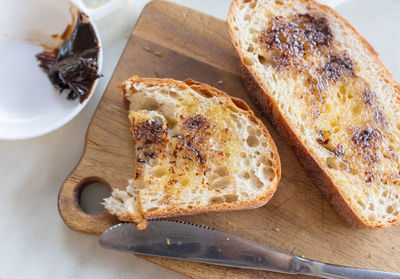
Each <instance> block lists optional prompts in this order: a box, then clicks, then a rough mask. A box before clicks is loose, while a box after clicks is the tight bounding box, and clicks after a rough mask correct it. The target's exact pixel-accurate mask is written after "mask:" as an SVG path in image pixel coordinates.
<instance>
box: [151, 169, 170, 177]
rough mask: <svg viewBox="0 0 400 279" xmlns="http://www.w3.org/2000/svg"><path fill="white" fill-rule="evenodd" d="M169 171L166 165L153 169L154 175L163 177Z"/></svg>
mask: <svg viewBox="0 0 400 279" xmlns="http://www.w3.org/2000/svg"><path fill="white" fill-rule="evenodd" d="M167 173H168V169H167V168H166V167H159V168H156V169H154V170H153V173H152V175H153V176H155V177H162V176H164V175H166V174H167Z"/></svg>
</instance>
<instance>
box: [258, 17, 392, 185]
mask: <svg viewBox="0 0 400 279" xmlns="http://www.w3.org/2000/svg"><path fill="white" fill-rule="evenodd" d="M266 26H267V27H266V29H265V30H263V31H262V32H261V33H260V34H259V43H260V46H261V49H262V51H261V52H260V53H259V54H258V59H259V60H260V63H261V64H263V65H264V66H265V67H271V68H272V69H274V72H275V75H278V76H280V77H282V79H283V80H287V82H288V83H294V84H296V86H295V89H294V90H295V91H294V95H295V96H296V97H297V98H299V99H300V100H301V102H303V104H304V105H305V110H306V112H307V113H306V114H304V115H303V114H302V116H301V117H302V118H303V121H306V122H311V123H313V124H312V125H313V127H314V128H315V140H316V142H317V143H318V144H319V145H320V146H322V147H323V148H324V149H325V150H326V151H327V152H329V153H328V154H331V155H328V156H332V157H330V164H328V166H332V168H336V169H341V170H347V171H349V172H351V173H352V174H359V175H361V177H362V178H364V181H365V182H367V183H370V182H383V183H394V184H400V173H399V171H398V169H400V164H399V162H398V160H397V153H398V152H400V150H399V148H398V146H397V145H398V143H397V145H396V144H393V143H394V142H397V141H396V140H395V139H394V137H396V135H394V134H393V132H392V131H393V129H396V127H394V126H393V125H391V124H390V123H389V122H388V121H387V119H386V118H385V113H384V109H383V107H382V105H381V104H380V103H379V102H378V100H377V97H376V93H375V92H374V90H373V89H372V88H371V86H369V84H368V83H367V81H366V80H365V79H363V78H362V77H361V76H360V75H359V74H358V73H359V68H358V66H357V63H356V61H354V60H353V59H352V58H351V57H349V54H348V53H347V52H346V51H341V50H340V46H339V42H337V41H336V40H335V38H334V34H333V32H332V29H331V28H330V26H329V23H328V20H327V19H326V18H324V17H321V16H317V15H311V14H297V15H293V16H290V17H283V16H276V17H274V18H271V19H270V20H269V21H268V22H267V24H266ZM399 127H400V126H399ZM399 129H400V128H399ZM332 161H335V162H337V163H335V164H333V163H332ZM384 165H389V166H390V167H387V168H385V167H383V166H384ZM396 169H397V170H396Z"/></svg>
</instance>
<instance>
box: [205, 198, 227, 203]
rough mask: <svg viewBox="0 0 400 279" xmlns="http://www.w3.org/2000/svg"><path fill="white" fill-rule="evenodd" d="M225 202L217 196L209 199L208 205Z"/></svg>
mask: <svg viewBox="0 0 400 279" xmlns="http://www.w3.org/2000/svg"><path fill="white" fill-rule="evenodd" d="M224 201H225V199H224V198H223V197H218V196H215V197H211V198H210V202H209V203H210V204H219V203H223V202H224Z"/></svg>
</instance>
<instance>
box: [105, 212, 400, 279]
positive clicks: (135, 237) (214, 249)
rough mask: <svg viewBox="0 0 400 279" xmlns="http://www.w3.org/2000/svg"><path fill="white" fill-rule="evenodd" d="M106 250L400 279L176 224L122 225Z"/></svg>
mask: <svg viewBox="0 0 400 279" xmlns="http://www.w3.org/2000/svg"><path fill="white" fill-rule="evenodd" d="M99 243H100V245H101V246H102V247H104V248H109V249H115V250H119V251H126V252H131V253H135V254H144V255H152V256H159V257H166V258H174V259H181V260H187V261H194V262H202V263H208V264H215V265H222V266H230V267H237V268H248V269H259V270H268V271H274V272H280V273H286V274H303V275H312V276H319V277H321V278H363V279H383V278H385V279H386V278H388V279H400V274H395V273H389V272H383V271H375V270H367V269H359V268H353V267H345V266H338V265H331V264H326V263H321V262H317V261H311V260H307V259H304V258H301V257H297V256H293V255H290V254H287V253H284V252H280V251H277V250H275V249H272V248H269V247H266V246H263V245H261V244H258V243H256V242H253V241H250V240H247V239H244V238H241V237H239V236H235V235H231V234H228V233H224V232H221V231H218V230H214V229H212V228H209V227H206V226H202V225H196V224H190V223H186V222H181V221H174V220H153V221H149V225H148V228H147V229H146V230H145V231H139V230H137V228H136V226H135V225H134V224H132V223H121V224H118V225H115V226H113V227H111V228H110V229H108V230H107V231H105V232H104V233H103V234H102V235H101V236H100V239H99Z"/></svg>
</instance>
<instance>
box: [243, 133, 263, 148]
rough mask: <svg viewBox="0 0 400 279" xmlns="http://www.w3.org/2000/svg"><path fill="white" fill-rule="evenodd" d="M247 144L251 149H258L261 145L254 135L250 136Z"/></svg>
mask: <svg viewBox="0 0 400 279" xmlns="http://www.w3.org/2000/svg"><path fill="white" fill-rule="evenodd" d="M246 142H247V144H248V145H249V146H250V147H256V146H258V145H259V144H260V141H259V140H258V138H257V137H256V136H254V135H250V136H248V137H247V140H246Z"/></svg>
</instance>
